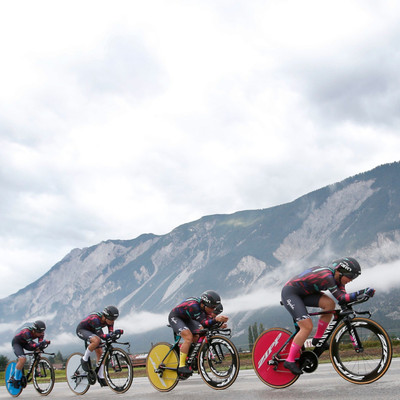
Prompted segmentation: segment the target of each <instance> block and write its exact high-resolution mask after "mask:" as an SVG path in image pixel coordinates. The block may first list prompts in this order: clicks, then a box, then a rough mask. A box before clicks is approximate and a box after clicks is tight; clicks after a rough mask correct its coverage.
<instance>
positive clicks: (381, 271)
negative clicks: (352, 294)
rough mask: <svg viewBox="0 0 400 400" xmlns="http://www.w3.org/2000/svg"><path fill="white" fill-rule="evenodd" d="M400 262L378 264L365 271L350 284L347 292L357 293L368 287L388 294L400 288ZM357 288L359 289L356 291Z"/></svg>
mask: <svg viewBox="0 0 400 400" xmlns="http://www.w3.org/2000/svg"><path fill="white" fill-rule="evenodd" d="M399 270H400V261H399V260H397V261H395V262H392V263H386V264H378V265H375V266H374V267H372V268H368V269H363V270H362V273H361V275H360V276H359V277H358V278H357V279H356V280H354V281H353V282H351V283H349V284H348V285H347V287H346V290H347V291H355V290H359V289H364V288H366V287H373V288H374V289H375V290H376V293H377V294H379V293H386V292H388V291H389V290H391V289H395V288H399V287H400V275H399ZM355 287H357V288H358V289H354V288H355Z"/></svg>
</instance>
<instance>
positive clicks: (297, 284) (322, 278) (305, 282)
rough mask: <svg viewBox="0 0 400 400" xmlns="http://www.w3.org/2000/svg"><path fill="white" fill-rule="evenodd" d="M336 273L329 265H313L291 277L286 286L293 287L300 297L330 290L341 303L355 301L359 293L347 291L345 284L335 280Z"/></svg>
mask: <svg viewBox="0 0 400 400" xmlns="http://www.w3.org/2000/svg"><path fill="white" fill-rule="evenodd" d="M334 274H335V271H334V270H333V269H331V268H329V267H319V266H318V267H312V268H309V269H307V270H305V271H304V272H302V273H301V274H299V275H296V276H295V277H293V278H292V279H290V280H289V281H288V282H286V284H285V286H291V287H293V288H294V292H295V293H296V294H297V295H299V296H300V297H305V296H308V295H312V294H316V293H319V292H321V291H323V290H329V291H330V292H331V293H332V295H333V296H334V297H335V298H336V299H337V300H338V302H339V303H347V302H350V301H354V300H355V299H356V297H357V293H346V290H345V288H344V286H343V285H338V284H337V282H336V281H335V278H334Z"/></svg>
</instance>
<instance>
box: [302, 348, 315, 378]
mask: <svg viewBox="0 0 400 400" xmlns="http://www.w3.org/2000/svg"><path fill="white" fill-rule="evenodd" d="M299 361H300V368H301V369H302V370H303V371H304V372H307V373H311V372H314V371H315V370H316V369H317V367H318V357H317V355H316V354H315V353H314V352H313V351H303V352H302V353H301V355H300V360H299Z"/></svg>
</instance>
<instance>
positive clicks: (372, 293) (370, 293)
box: [364, 288, 375, 297]
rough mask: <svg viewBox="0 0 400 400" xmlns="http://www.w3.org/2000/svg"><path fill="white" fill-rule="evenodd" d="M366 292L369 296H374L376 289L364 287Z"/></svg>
mask: <svg viewBox="0 0 400 400" xmlns="http://www.w3.org/2000/svg"><path fill="white" fill-rule="evenodd" d="M364 294H365V295H366V296H368V297H374V294H375V289H373V288H366V289H364Z"/></svg>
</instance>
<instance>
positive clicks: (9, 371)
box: [4, 361, 22, 397]
mask: <svg viewBox="0 0 400 400" xmlns="http://www.w3.org/2000/svg"><path fill="white" fill-rule="evenodd" d="M16 366H17V363H16V362H15V361H11V362H10V363H9V364H8V365H7V368H6V373H5V376H4V378H5V381H6V388H7V390H8V393H10V395H11V396H13V397H18V396H19V395H20V394H21V392H22V386H21V385H19V387H18V388H16V387H15V386H14V384H13V382H12V377H13V376H14V372H15V368H16Z"/></svg>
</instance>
